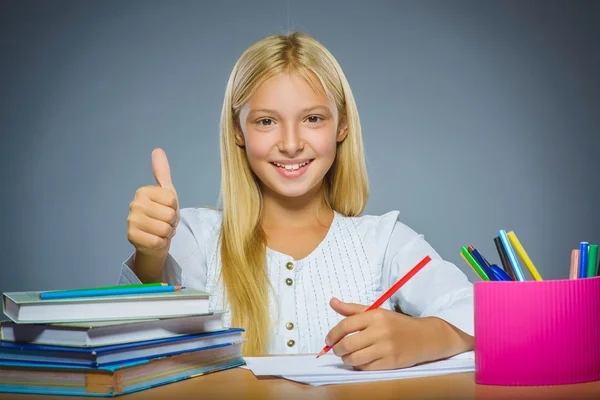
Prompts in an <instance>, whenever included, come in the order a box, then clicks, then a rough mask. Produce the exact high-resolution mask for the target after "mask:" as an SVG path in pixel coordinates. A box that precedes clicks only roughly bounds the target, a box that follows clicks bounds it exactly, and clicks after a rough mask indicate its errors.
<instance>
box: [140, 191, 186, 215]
mask: <svg viewBox="0 0 600 400" xmlns="http://www.w3.org/2000/svg"><path fill="white" fill-rule="evenodd" d="M136 197H140V198H148V199H150V200H151V201H153V202H155V203H158V204H162V205H163V206H167V207H170V208H172V209H173V210H178V208H179V202H178V200H177V194H176V193H175V192H172V191H171V190H168V189H164V188H162V187H157V186H144V187H143V188H140V189H138V191H137V193H136Z"/></svg>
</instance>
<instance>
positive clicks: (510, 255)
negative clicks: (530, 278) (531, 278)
mask: <svg viewBox="0 0 600 400" xmlns="http://www.w3.org/2000/svg"><path fill="white" fill-rule="evenodd" d="M498 236H500V241H501V242H502V246H504V250H506V256H507V257H508V260H509V261H510V264H511V265H512V268H513V272H514V273H515V278H517V280H518V281H520V282H525V277H524V276H523V271H522V270H521V266H520V265H519V262H518V261H517V256H516V255H515V251H514V250H513V248H512V246H511V245H510V242H509V241H508V236H506V231H505V230H504V229H500V230H499V231H498Z"/></svg>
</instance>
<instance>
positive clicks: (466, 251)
mask: <svg viewBox="0 0 600 400" xmlns="http://www.w3.org/2000/svg"><path fill="white" fill-rule="evenodd" d="M460 254H461V255H462V256H463V258H464V259H465V261H466V262H467V264H469V265H470V266H471V268H473V270H474V271H475V273H476V274H477V275H479V276H480V277H481V279H483V280H484V281H489V280H491V279H490V277H489V276H488V275H487V274H486V273H485V272H484V271H483V269H482V268H481V266H480V265H479V264H478V263H477V261H476V260H475V259H474V258H473V256H472V255H471V253H470V252H469V249H468V248H467V246H463V247H462V248H461V249H460Z"/></svg>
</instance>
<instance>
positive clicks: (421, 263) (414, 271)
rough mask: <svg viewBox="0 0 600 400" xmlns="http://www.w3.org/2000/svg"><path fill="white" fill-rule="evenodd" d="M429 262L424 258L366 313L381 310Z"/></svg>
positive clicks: (328, 347)
mask: <svg viewBox="0 0 600 400" xmlns="http://www.w3.org/2000/svg"><path fill="white" fill-rule="evenodd" d="M429 261H431V257H429V256H425V258H423V259H422V260H421V261H420V262H419V263H418V264H417V265H415V266H414V267H413V269H411V270H410V271H408V272H407V273H406V275H404V276H403V277H402V278H400V280H399V281H398V282H396V283H395V284H394V286H392V287H391V288H389V289H388V291H387V292H385V293H384V294H382V295H381V297H380V298H378V299H377V300H376V301H375V303H373V304H371V305H370V306H369V308H367V309H366V310H365V312H367V311H371V310H374V309H376V308H379V306H381V305H382V304H383V303H384V302H385V301H386V300H387V299H389V298H390V297H391V296H392V295H393V294H394V293H396V291H397V290H398V289H400V287H402V285H404V284H405V283H406V282H408V280H409V279H410V278H412V277H413V276H415V274H416V273H417V272H419V271H420V270H421V268H423V267H424V266H425V265H427V263H428V262H429ZM332 347H333V346H325V347H323V350H321V352H320V353H319V355H317V358H319V357H321V356H322V355H323V354H325V353H327V352H328V351H329V350H331V348H332Z"/></svg>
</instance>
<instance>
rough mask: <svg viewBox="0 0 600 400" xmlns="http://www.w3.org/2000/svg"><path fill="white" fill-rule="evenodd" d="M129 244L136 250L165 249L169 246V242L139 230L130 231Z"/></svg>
mask: <svg viewBox="0 0 600 400" xmlns="http://www.w3.org/2000/svg"><path fill="white" fill-rule="evenodd" d="M128 239H129V242H130V243H131V244H132V245H134V246H135V248H136V249H138V250H139V249H163V248H166V247H167V246H168V245H169V240H168V239H165V238H161V237H158V236H156V235H152V234H150V233H148V232H144V231H141V230H139V229H137V228H133V229H130V230H129V234H128Z"/></svg>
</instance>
